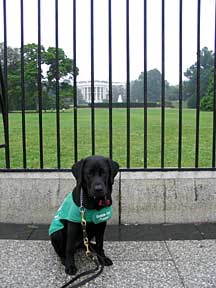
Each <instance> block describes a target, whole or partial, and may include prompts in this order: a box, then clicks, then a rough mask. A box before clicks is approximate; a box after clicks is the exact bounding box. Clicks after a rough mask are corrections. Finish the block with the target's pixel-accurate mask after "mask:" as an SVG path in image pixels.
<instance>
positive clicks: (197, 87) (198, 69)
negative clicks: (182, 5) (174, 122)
mask: <svg viewBox="0 0 216 288" xmlns="http://www.w3.org/2000/svg"><path fill="white" fill-rule="evenodd" d="M200 8H201V0H198V1H197V83H196V94H197V99H196V144H195V168H198V166H199V128H200V10H201V9H200Z"/></svg>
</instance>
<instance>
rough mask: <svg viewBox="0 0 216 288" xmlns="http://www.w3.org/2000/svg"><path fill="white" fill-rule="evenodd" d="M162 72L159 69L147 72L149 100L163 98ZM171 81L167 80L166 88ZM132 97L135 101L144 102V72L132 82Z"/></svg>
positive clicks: (155, 100) (153, 100)
mask: <svg viewBox="0 0 216 288" xmlns="http://www.w3.org/2000/svg"><path fill="white" fill-rule="evenodd" d="M161 78H162V76H161V73H160V71H159V70H157V69H153V70H150V71H148V72H147V97H148V102H159V101H160V100H161ZM168 87H169V83H168V82H167V81H165V89H168ZM131 99H132V101H133V102H139V103H143V102H144V72H141V74H140V75H139V77H138V79H137V80H135V81H133V82H132V84H131Z"/></svg>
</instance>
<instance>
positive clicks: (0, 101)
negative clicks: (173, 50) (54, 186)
mask: <svg viewBox="0 0 216 288" xmlns="http://www.w3.org/2000/svg"><path fill="white" fill-rule="evenodd" d="M76 2H77V1H76V0H73V37H72V38H73V39H72V42H73V44H72V47H73V69H74V71H73V75H74V77H73V90H74V105H73V135H71V137H72V138H73V145H74V147H73V151H74V157H73V159H74V161H75V162H76V161H78V160H79V159H80V156H79V144H78V138H79V129H78V124H79V119H78V111H79V109H80V106H79V105H78V93H77V73H76V65H77V44H76V40H77V11H76V4H77V3H76ZM2 3H3V7H2V8H1V9H2V15H3V26H4V27H3V31H4V59H2V60H3V61H2V63H3V69H2V68H1V74H0V76H1V78H0V80H1V81H0V83H1V94H0V108H1V112H2V119H3V131H4V139H5V143H0V148H2V149H5V167H3V168H1V169H0V171H69V170H70V169H69V168H62V165H61V128H60V126H61V123H60V119H61V118H60V88H59V85H60V78H59V26H58V24H59V1H58V0H55V48H56V50H55V55H56V59H55V67H56V70H55V95H56V112H55V113H56V167H55V168H44V136H43V135H44V132H45V131H44V126H43V92H42V77H41V74H42V55H41V47H42V43H41V29H42V26H41V0H37V22H38V30H37V31H38V35H37V39H38V43H37V46H38V49H37V51H38V52H37V53H38V54H37V69H38V79H37V85H38V86H37V87H38V95H37V97H38V116H39V117H38V127H39V158H40V167H39V168H35V169H34V168H29V167H28V157H27V148H26V145H27V143H26V124H27V123H26V95H25V81H26V79H25V73H24V72H25V63H24V25H25V24H24V14H23V11H24V1H23V0H20V31H21V37H20V47H21V50H20V51H21V54H20V61H21V62H20V63H21V70H20V80H21V81H20V87H21V108H22V109H21V111H22V158H23V166H22V167H11V163H10V150H11V146H10V141H9V132H10V127H9V121H8V119H9V108H8V97H10V95H8V71H7V64H8V55H7V48H8V44H7V1H6V0H3V1H2ZM178 3H179V54H178V55H177V56H176V57H178V58H179V99H178V102H179V108H178V149H177V151H178V161H177V165H176V167H166V166H165V137H166V135H165V120H166V119H165V116H166V114H165V112H166V105H165V100H166V94H165V81H166V80H165V69H166V59H165V55H166V54H165V52H166V35H165V19H166V15H165V4H166V0H161V71H162V72H161V75H162V77H161V108H160V109H161V131H160V133H161V135H160V136H161V141H160V151H161V153H160V167H155V168H154V167H149V165H148V155H149V151H148V136H149V131H148V113H149V108H148V105H147V102H148V87H147V60H148V51H147V25H148V13H147V5H148V1H147V0H143V7H144V11H143V15H144V17H143V31H144V34H143V43H144V50H143V56H144V57H143V58H144V63H143V71H144V87H143V108H142V109H143V119H144V122H143V129H144V131H142V132H143V151H140V155H142V156H141V157H142V158H143V166H142V167H139V168H136V167H131V153H132V152H131V145H132V143H131V106H132V104H131V87H130V84H131V80H130V57H131V55H130V1H129V0H125V4H126V14H125V22H126V31H125V33H126V47H125V52H126V103H125V104H126V149H125V155H124V157H125V159H126V160H125V162H126V165H125V167H122V171H173V170H181V171H195V170H216V159H215V152H216V151H215V145H216V56H215V55H216V17H215V35H213V37H214V67H213V68H214V108H213V128H212V129H213V130H212V155H211V164H212V165H211V167H199V153H200V146H199V141H200V133H199V132H200V69H201V64H200V33H201V32H200V22H201V21H200V19H201V0H197V35H196V38H197V51H196V52H197V68H196V69H197V79H196V80H197V81H196V127H195V135H196V139H195V151H194V153H195V162H194V167H182V137H183V136H182V133H183V132H182V130H183V120H182V112H183V79H182V74H183V68H182V62H183V59H182V52H183V45H182V43H183V29H182V26H183V21H182V19H183V3H184V1H183V0H179V1H178ZM94 5H95V3H94V0H90V11H89V13H90V23H89V24H90V38H91V45H90V57H91V64H90V65H91V67H90V68H91V103H90V109H91V118H90V121H91V154H95V153H96V152H97V150H96V147H95V141H96V140H95V125H96V119H95V109H96V108H97V105H96V103H95V89H94V88H95V73H94V72H95V67H94V63H95V57H97V55H95V50H94ZM107 8H108V9H107V14H108V31H107V37H108V67H107V70H108V76H109V77H108V78H109V80H108V82H109V94H108V103H107V107H108V131H109V133H108V155H107V156H109V157H110V158H112V157H113V148H114V146H113V109H114V104H113V97H112V82H113V77H112V72H113V71H112V67H113V66H112V64H113V57H112V52H113V51H112V29H113V27H112V0H107ZM215 15H216V14H215ZM2 70H3V71H2ZM116 160H117V161H118V159H116Z"/></svg>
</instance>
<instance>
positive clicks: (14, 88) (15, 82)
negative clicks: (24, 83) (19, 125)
mask: <svg viewBox="0 0 216 288" xmlns="http://www.w3.org/2000/svg"><path fill="white" fill-rule="evenodd" d="M3 59H4V43H0V60H1V62H2V67H3ZM7 73H8V95H9V98H8V105H9V110H19V109H21V101H20V100H21V87H20V83H21V80H20V50H19V49H18V48H12V47H10V46H8V47H7Z"/></svg>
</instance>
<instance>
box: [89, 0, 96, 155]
mask: <svg viewBox="0 0 216 288" xmlns="http://www.w3.org/2000/svg"><path fill="white" fill-rule="evenodd" d="M90 20H91V134H92V135H91V136H92V155H94V154H95V107H94V95H95V92H94V0H91V19H90Z"/></svg>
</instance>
